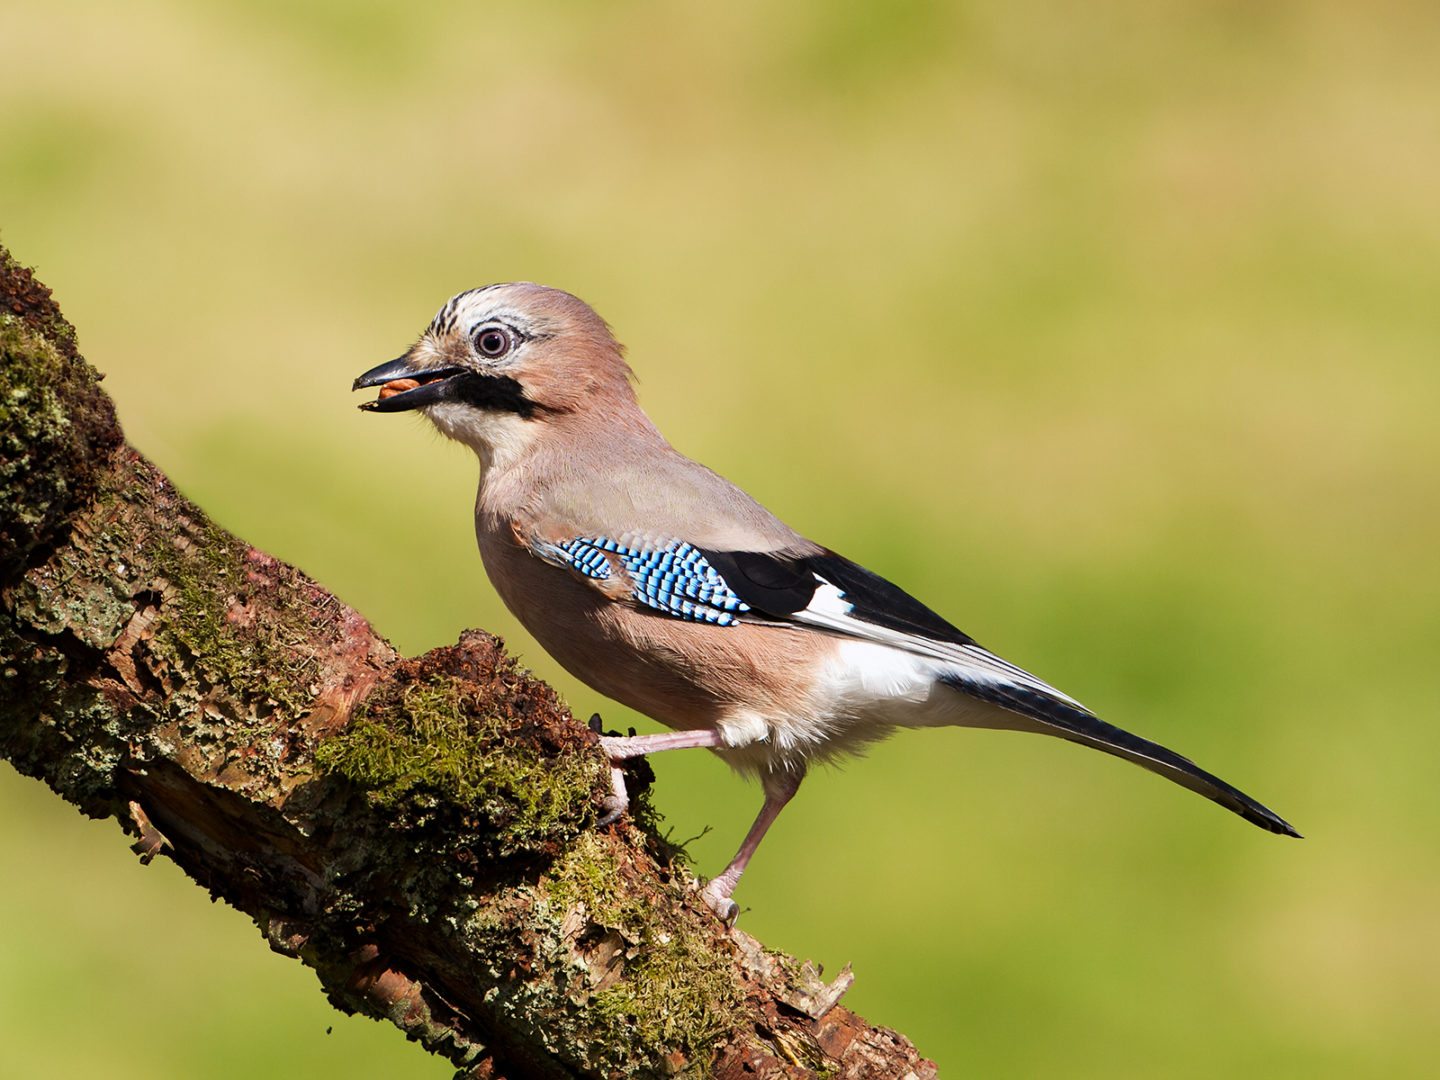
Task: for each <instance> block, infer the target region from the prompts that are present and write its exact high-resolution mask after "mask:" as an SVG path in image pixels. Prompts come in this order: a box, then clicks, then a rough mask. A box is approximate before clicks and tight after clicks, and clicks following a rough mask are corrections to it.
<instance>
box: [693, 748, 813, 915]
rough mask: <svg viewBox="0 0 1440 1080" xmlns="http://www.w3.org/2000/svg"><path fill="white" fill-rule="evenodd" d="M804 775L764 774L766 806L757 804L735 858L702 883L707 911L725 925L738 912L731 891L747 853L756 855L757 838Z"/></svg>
mask: <svg viewBox="0 0 1440 1080" xmlns="http://www.w3.org/2000/svg"><path fill="white" fill-rule="evenodd" d="M804 778H805V774H804V773H803V772H772V773H767V774H766V775H765V781H764V782H765V805H764V806H762V807H760V814H759V816H758V817H756V818H755V824H754V825H751V826H750V831H749V832H748V833H746V834H745V840H744V842H743V843H741V845H740V850H739V851H737V852H736V853H735V857H734V858H733V859H731V860H730V865H729V866H727V867H725V869H724V871H723V872H722V873H721V874H720V876H719V877H716V878H712V879H711V880H710V884H708V885H706V886H705V891H704V892H703V893H701V894H700V895H701V896H702V897H704V899H705V903H706V904H708V905H709V907H710V910H711V911H713V912H715V914H716V915H719V916H720V920H721V921H722V922H723V923H724V924H725V925H726V926H733V925H734V923H735V919H736V918H737V917H738V916H739V914H740V906H739V905H738V904H736V903H735V901H734V900H732V899H730V894H731V893H733V892H734V891H735V886H736V885H737V884H738V883H739V881H740V875H741V874H743V873H744V872H745V867H746V866H748V865H749V864H750V856H752V855H754V854H755V849H756V848H758V847H759V846H760V841H761V840H763V839H765V833H766V832H768V831H769V829H770V826H771V825H773V824H775V819H776V818H777V817H779V816H780V811H781V810H783V809H785V804H786V803H788V802H789V801H790V800H791V799H793V798H794V797H795V792H797V791H799V790H800V781H801V780H803V779H804Z"/></svg>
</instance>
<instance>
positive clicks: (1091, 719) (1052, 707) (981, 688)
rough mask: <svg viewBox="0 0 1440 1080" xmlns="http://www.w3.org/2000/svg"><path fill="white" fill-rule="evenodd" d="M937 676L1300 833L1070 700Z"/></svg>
mask: <svg viewBox="0 0 1440 1080" xmlns="http://www.w3.org/2000/svg"><path fill="white" fill-rule="evenodd" d="M940 681H941V682H943V683H945V684H946V685H947V686H950V687H953V688H954V689H956V690H959V691H960V692H961V693H963V694H967V695H969V696H970V697H974V698H979V699H980V700H981V701H985V702H988V703H989V704H991V705H997V706H999V707H1000V708H1002V709H1004V710H1006V711H1007V712H1009V713H1012V714H1014V715H1016V716H1018V717H1021V718H1023V720H1025V721H1029V723H1028V724H1025V725H1024V726H1025V727H1027V728H1030V729H1031V730H1034V731H1040V732H1043V733H1045V734H1047V735H1055V736H1058V737H1059V738H1062V739H1069V740H1070V741H1071V742H1077V743H1080V744H1082V745H1084V746H1092V747H1094V748H1095V749H1096V750H1103V751H1105V753H1107V754H1114V755H1115V756H1116V757H1120V758H1124V759H1125V760H1126V761H1133V762H1134V763H1135V764H1137V765H1143V766H1144V767H1145V768H1147V769H1149V770H1150V771H1151V772H1154V773H1159V774H1160V775H1161V776H1163V777H1165V778H1166V779H1167V780H1173V781H1174V782H1175V783H1177V784H1180V785H1181V786H1182V787H1187V788H1189V789H1190V790H1191V791H1194V792H1197V793H1199V794H1201V795H1204V796H1205V797H1206V798H1207V799H1210V800H1211V801H1213V802H1217V803H1219V804H1220V805H1221V806H1223V807H1225V809H1227V810H1230V811H1232V812H1234V813H1236V814H1239V815H1240V816H1241V817H1242V818H1244V819H1245V820H1246V821H1248V822H1250V823H1251V824H1252V825H1258V826H1259V827H1260V828H1262V829H1265V830H1266V831H1268V832H1273V833H1279V834H1280V835H1281V836H1295V837H1298V836H1299V835H1300V834H1299V833H1298V832H1296V831H1295V829H1294V828H1293V827H1292V826H1291V825H1290V823H1289V822H1287V821H1286V820H1285V819H1284V818H1282V817H1281V816H1280V815H1279V814H1277V813H1275V812H1274V811H1273V810H1270V809H1269V808H1267V807H1265V806H1262V805H1260V803H1258V802H1256V801H1255V800H1254V799H1252V798H1250V796H1249V795H1246V794H1245V793H1244V792H1243V791H1240V790H1239V789H1238V788H1234V787H1231V786H1230V785H1229V784H1227V783H1226V782H1225V781H1224V780H1221V779H1220V778H1219V777H1218V776H1214V775H1212V774H1211V773H1208V772H1206V771H1205V770H1204V769H1202V768H1200V766H1198V765H1196V764H1195V763H1194V762H1193V761H1191V760H1190V759H1189V758H1187V757H1182V756H1181V755H1179V754H1177V753H1175V752H1174V751H1173V750H1167V749H1166V748H1165V747H1163V746H1161V745H1160V744H1159V743H1153V742H1151V741H1150V740H1149V739H1142V738H1140V736H1138V735H1132V734H1130V732H1128V731H1124V730H1122V729H1120V728H1118V727H1115V726H1114V725H1113V724H1107V723H1105V721H1103V720H1101V719H1100V718H1099V717H1098V716H1096V715H1094V714H1093V713H1091V712H1089V711H1088V710H1086V709H1083V708H1079V707H1077V706H1076V705H1074V704H1072V703H1069V702H1065V701H1059V700H1057V699H1056V698H1053V697H1051V696H1050V695H1048V694H1045V693H1043V692H1042V691H1040V690H1038V689H1032V688H1030V687H1027V686H1021V685H1015V684H1013V683H1011V684H1006V683H1000V682H990V681H988V680H982V679H977V678H972V677H967V676H966V675H962V674H960V673H958V672H957V673H954V674H951V673H946V674H944V675H942V676H941V677H940Z"/></svg>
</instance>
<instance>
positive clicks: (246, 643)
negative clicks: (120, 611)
mask: <svg viewBox="0 0 1440 1080" xmlns="http://www.w3.org/2000/svg"><path fill="white" fill-rule="evenodd" d="M194 525H195V526H198V527H194V528H192V529H191V530H190V534H191V535H193V536H194V538H195V539H196V540H198V541H199V542H198V543H191V542H189V537H188V536H184V535H182V536H178V537H177V536H170V535H149V536H144V537H139V538H137V539H138V540H139V541H140V550H141V554H142V555H143V556H144V557H145V558H146V559H147V560H148V561H149V562H150V563H151V564H152V565H153V566H154V568H155V569H156V570H157V571H158V572H159V575H160V577H161V578H162V579H163V580H164V581H165V583H166V590H165V595H164V602H163V603H162V604H161V609H160V610H161V618H160V620H159V621H158V622H157V623H156V626H155V632H154V641H153V646H152V647H153V648H154V649H155V651H156V652H157V653H158V654H160V655H162V656H166V655H168V656H169V657H170V658H172V659H174V660H175V661H176V662H177V663H178V664H180V665H182V666H183V667H185V668H186V669H188V670H190V671H191V672H193V673H194V674H195V675H196V676H198V677H199V678H200V679H201V680H203V681H204V682H206V683H209V684H211V685H213V686H218V687H224V688H225V692H226V693H227V695H229V696H230V697H232V698H234V699H239V700H242V701H245V702H247V703H248V706H249V709H248V711H250V712H252V713H254V714H255V715H257V716H265V715H268V714H270V713H271V712H273V711H276V710H279V711H283V712H284V713H286V714H288V715H289V716H291V717H294V716H298V715H300V714H301V713H303V712H305V711H306V710H307V709H308V708H309V707H310V703H311V699H312V696H313V695H312V694H311V693H310V691H309V689H308V688H307V685H306V681H305V680H304V679H303V678H298V677H297V675H298V674H300V673H299V672H298V671H297V666H298V663H299V658H298V657H297V654H296V652H295V650H294V649H293V648H292V647H291V645H290V642H292V641H297V642H304V641H306V640H308V639H309V638H310V636H311V634H312V633H313V630H312V628H311V627H310V625H309V609H308V606H307V605H306V604H305V601H304V599H303V595H302V593H301V591H300V590H297V589H294V588H290V589H272V590H268V591H267V592H266V596H265V614H264V616H263V617H262V618H257V619H248V618H245V617H244V615H243V607H244V601H245V599H246V594H247V593H248V592H250V591H254V590H255V589H256V586H255V585H253V584H252V583H250V582H249V581H247V576H246V572H247V569H249V568H248V567H247V565H246V558H245V557H246V554H247V553H248V551H249V548H248V547H246V545H244V544H242V543H240V542H239V541H237V540H235V539H234V538H233V537H231V536H229V535H228V534H227V533H225V532H223V531H222V530H220V529H218V528H215V527H214V526H212V525H211V524H210V523H209V522H208V521H207V520H204V519H201V520H200V521H198V522H195V523H194Z"/></svg>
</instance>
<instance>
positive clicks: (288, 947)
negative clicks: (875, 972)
mask: <svg viewBox="0 0 1440 1080" xmlns="http://www.w3.org/2000/svg"><path fill="white" fill-rule="evenodd" d="M0 361H3V362H0V507H3V509H0V753H3V754H4V756H5V757H6V758H8V759H9V760H10V761H11V762H12V763H13V764H14V765H15V767H16V768H17V769H19V770H20V771H21V772H23V773H26V774H28V775H30V776H35V777H38V778H40V779H42V780H43V781H45V783H47V784H48V785H49V786H50V787H51V788H53V789H54V790H55V792H56V793H57V794H59V795H61V796H62V797H63V798H65V799H67V800H69V801H70V802H72V803H74V804H75V805H76V806H78V807H79V808H80V809H81V811H83V812H84V813H86V814H89V815H92V816H96V817H114V818H116V819H118V820H119V821H120V823H121V825H122V827H124V828H125V829H126V830H127V831H128V832H130V833H133V834H134V836H135V837H136V841H135V845H134V846H135V850H136V851H137V852H138V853H139V854H140V857H141V859H142V860H143V861H145V862H148V861H150V859H152V858H154V857H155V856H157V855H163V856H165V857H166V858H169V859H172V860H174V861H175V862H176V863H177V864H178V865H179V866H180V867H181V868H182V869H183V870H184V871H185V873H187V874H188V875H189V876H190V877H191V878H193V879H194V880H195V881H196V882H197V883H199V884H200V885H202V886H204V887H205V888H206V889H208V890H209V891H210V893H211V895H212V896H216V897H221V898H223V899H225V900H226V901H227V902H229V903H230V904H232V905H234V906H235V907H237V908H239V909H240V910H241V911H244V912H245V913H246V914H248V915H250V916H251V917H252V918H253V919H254V920H255V922H256V924H257V925H258V926H259V927H260V930H261V932H262V933H263V934H264V936H265V939H266V941H267V942H268V943H269V945H270V947H271V948H272V949H274V950H276V951H277V952H280V953H283V954H285V955H288V956H292V957H295V958H297V959H299V960H301V961H302V962H303V963H305V964H308V965H309V966H310V967H312V968H313V969H314V970H315V971H316V973H317V974H318V975H319V977H320V982H321V984H322V986H323V987H324V989H325V992H326V994H327V995H328V997H329V999H330V1001H331V1002H332V1003H333V1004H334V1005H335V1006H336V1008H339V1009H341V1010H343V1011H345V1012H352V1013H363V1014H365V1015H368V1016H372V1017H377V1018H378V1017H383V1018H385V1019H388V1020H390V1021H391V1022H392V1023H394V1024H395V1025H396V1026H397V1027H399V1028H400V1029H401V1030H402V1031H404V1032H405V1034H406V1035H407V1036H408V1037H409V1038H411V1039H414V1040H416V1041H418V1042H420V1043H422V1044H423V1045H424V1046H425V1047H426V1049H428V1050H430V1051H431V1052H432V1053H437V1054H442V1055H444V1056H445V1057H447V1058H449V1059H450V1060H451V1061H452V1062H454V1063H455V1064H456V1065H457V1066H458V1067H459V1070H460V1072H459V1074H458V1075H463V1076H470V1077H477V1078H478V1077H501V1076H504V1077H510V1078H514V1080H518V1078H520V1077H532V1076H533V1077H571V1076H585V1077H605V1076H676V1075H685V1076H709V1075H713V1076H718V1077H739V1076H745V1077H798V1076H809V1075H817V1074H818V1075H824V1076H831V1077H904V1076H914V1077H917V1078H924V1077H931V1076H933V1075H934V1072H935V1069H934V1066H933V1065H932V1064H931V1063H929V1062H927V1061H924V1060H922V1059H921V1058H920V1057H919V1055H918V1054H917V1053H916V1052H915V1050H914V1048H913V1047H912V1046H911V1045H910V1043H909V1042H908V1041H906V1040H905V1039H904V1038H903V1037H901V1036H899V1035H897V1034H895V1033H894V1032H891V1031H887V1030H885V1029H883V1028H875V1027H872V1026H870V1025H868V1024H867V1023H866V1022H865V1021H864V1020H862V1019H861V1018H859V1017H857V1016H855V1015H854V1014H853V1013H851V1012H849V1011H848V1010H846V1009H845V1008H843V1007H841V1006H838V1005H836V1004H835V1001H836V1000H837V999H838V997H839V994H840V993H842V992H843V991H844V989H845V987H846V986H848V985H849V973H848V970H847V971H846V972H845V973H842V976H841V978H840V979H838V980H836V982H835V983H834V984H832V985H831V986H828V987H827V986H826V985H825V984H824V982H823V981H822V980H821V979H820V978H819V974H818V973H817V972H816V971H814V970H813V969H812V968H811V967H810V965H809V964H808V963H807V964H803V965H802V964H798V963H796V962H795V961H794V960H792V959H790V958H789V957H786V956H782V955H779V954H776V953H771V952H768V951H766V950H765V949H763V948H762V947H761V946H760V944H759V943H758V942H756V941H755V940H754V939H753V938H750V937H749V936H747V935H746V934H744V933H741V932H739V931H736V930H730V931H727V930H725V929H724V928H723V927H721V926H720V925H719V924H718V923H717V922H716V921H715V919H714V918H713V916H711V915H710V913H709V911H708V910H707V909H706V908H705V907H704V905H703V904H702V903H701V902H700V901H699V899H698V896H697V894H696V892H695V888H694V882H693V880H692V878H691V876H690V874H689V873H688V871H687V870H686V868H685V866H684V864H683V861H682V860H681V857H680V853H679V852H678V850H677V849H675V848H674V847H672V846H671V845H669V844H668V843H666V842H665V841H664V840H663V839H661V838H660V837H659V835H658V833H657V831H656V828H655V819H654V817H653V814H651V813H650V812H649V810H648V806H647V804H646V802H645V801H644V797H643V788H644V783H643V781H644V777H640V776H637V777H636V778H635V779H634V780H633V781H632V787H633V786H638V787H640V789H641V793H642V794H641V798H640V799H639V800H638V802H637V807H638V811H637V813H636V814H634V815H633V816H632V819H631V820H630V821H628V822H626V823H623V824H621V825H618V826H614V827H611V828H607V829H596V828H595V820H596V817H597V807H598V805H599V802H600V799H601V798H602V796H603V794H604V792H605V791H606V790H607V787H608V785H607V783H606V776H605V773H606V769H605V763H604V761H603V760H602V758H601V756H600V754H599V752H598V750H597V749H596V746H595V735H594V734H593V733H592V732H591V731H590V730H589V729H587V728H586V727H584V726H582V725H580V724H578V723H576V722H575V720H574V719H573V718H572V717H571V716H570V714H569V713H568V712H567V711H566V709H565V708H564V706H563V705H562V704H561V703H560V701H559V700H558V698H557V697H556V695H555V694H554V692H553V691H552V690H550V688H549V687H547V686H545V685H544V684H543V683H540V682H537V681H536V680H534V679H531V678H530V677H528V676H527V675H524V674H522V673H521V672H519V671H518V670H517V669H516V668H515V666H514V664H513V663H512V662H511V661H510V659H509V658H508V657H507V656H506V655H505V652H504V650H503V646H502V644H501V642H500V641H499V640H498V639H497V638H494V637H491V636H490V635H488V634H484V633H481V632H478V631H477V632H470V633H467V634H465V635H464V636H463V637H462V638H461V640H460V642H459V643H458V644H457V645H455V646H453V647H451V648H445V649H436V650H434V651H432V652H430V653H427V654H425V655H424V656H421V657H417V658H414V659H404V658H400V657H398V656H397V655H396V654H395V651H394V650H393V649H392V648H391V647H390V645H389V644H387V643H386V642H385V641H384V640H383V639H381V638H380V637H378V636H377V635H376V634H375V633H374V632H373V631H372V630H371V628H370V626H369V624H368V623H367V622H366V621H365V620H364V619H363V618H362V617H361V616H360V615H358V614H357V613H356V612H354V611H352V610H351V609H350V608H348V607H346V606H345V605H344V604H343V603H341V602H340V601H338V600H337V599H336V598H335V597H333V596H332V595H330V594H329V593H327V592H325V591H324V590H323V589H321V588H320V587H319V586H317V585H316V584H315V583H314V582H312V581H310V580H309V579H308V578H306V577H305V576H304V575H303V574H301V573H300V572H299V571H297V570H295V569H294V568H293V567H290V566H287V565H285V564H283V563H281V562H279V561H278V560H276V559H274V558H272V557H270V556H269V555H266V554H265V553H264V552H261V551H258V550H256V549H255V548H252V547H250V546H249V545H247V544H245V543H244V542H243V541H241V540H239V539H237V538H235V537H233V536H231V535H230V534H228V533H226V532H225V531H224V530H222V529H219V528H217V527H216V526H215V525H214V524H213V523H211V522H210V521H209V520H208V519H207V518H206V517H205V515H204V513H203V512H201V511H200V510H199V509H198V508H196V507H195V506H193V505H192V504H190V503H189V502H187V501H186V500H185V499H184V498H183V497H182V496H181V495H179V494H178V493H177V492H176V491H175V489H174V488H173V487H172V486H171V485H170V483H169V482H168V481H167V480H166V478H165V477H164V475H163V474H162V473H161V472H160V471H159V470H158V469H156V468H155V467H154V466H153V465H152V464H151V463H150V462H148V461H146V460H145V459H144V458H143V457H141V456H140V455H139V454H138V453H136V452H135V451H134V450H133V449H131V448H130V447H128V446H127V445H125V443H124V440H123V437H122V435H121V432H120V428H119V426H118V423H117V422H116V419H115V413H114V408H113V406H112V404H111V402H110V400H109V398H108V397H106V395H105V394H104V393H103V391H101V389H100V387H99V376H98V375H97V374H96V373H95V372H94V370H93V369H92V368H90V366H89V365H88V364H86V362H85V361H84V360H83V359H82V358H81V357H80V355H79V353H78V352H77V351H76V347H75V335H74V331H73V329H72V328H71V327H70V326H69V324H68V323H66V322H65V320H64V318H63V317H62V316H61V314H60V311H59V308H58V307H57V306H56V305H55V304H54V302H53V300H52V299H51V297H50V293H49V290H47V289H46V288H45V287H44V286H43V285H40V284H39V283H38V282H36V281H35V280H34V278H33V276H32V275H31V274H30V272H29V271H28V270H26V269H24V268H23V267H20V266H18V265H17V264H15V263H14V262H13V260H12V259H11V258H10V256H9V254H8V252H6V251H5V250H4V249H3V248H0ZM640 769H641V770H642V771H643V769H644V767H643V765H641V766H640Z"/></svg>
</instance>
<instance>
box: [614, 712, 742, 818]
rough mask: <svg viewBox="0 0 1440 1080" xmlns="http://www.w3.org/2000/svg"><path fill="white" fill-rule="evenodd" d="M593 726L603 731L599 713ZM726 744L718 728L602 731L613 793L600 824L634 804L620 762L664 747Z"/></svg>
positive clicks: (619, 814) (656, 751)
mask: <svg viewBox="0 0 1440 1080" xmlns="http://www.w3.org/2000/svg"><path fill="white" fill-rule="evenodd" d="M590 730H591V731H594V732H595V733H596V734H599V732H600V714H599V713H596V714H595V715H594V716H592V717H591V718H590ZM631 730H632V731H633V730H634V729H633V728H632V729H631ZM724 745H725V741H724V739H722V738H721V736H720V732H718V731H716V730H715V729H714V728H701V729H700V730H698V731H664V732H661V733H660V734H659V735H601V736H600V749H601V750H603V751H605V756H606V757H608V758H609V759H610V790H611V795H610V798H608V799H606V800H605V813H604V814H602V815H601V816H600V820H599V821H598V822H596V824H597V825H602V826H603V825H609V824H611V823H612V822H615V821H619V820H620V816H621V815H622V814H624V813H625V811H626V809H627V808H628V807H629V806H630V796H629V794H628V793H627V792H626V791H625V773H624V771H623V770H622V769H621V768H620V766H619V765H618V764H616V762H620V761H625V760H627V759H629V758H636V757H644V756H645V755H646V754H655V753H659V752H660V751H661V750H686V749H689V748H691V747H701V748H705V749H714V748H715V747H717V746H724Z"/></svg>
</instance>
